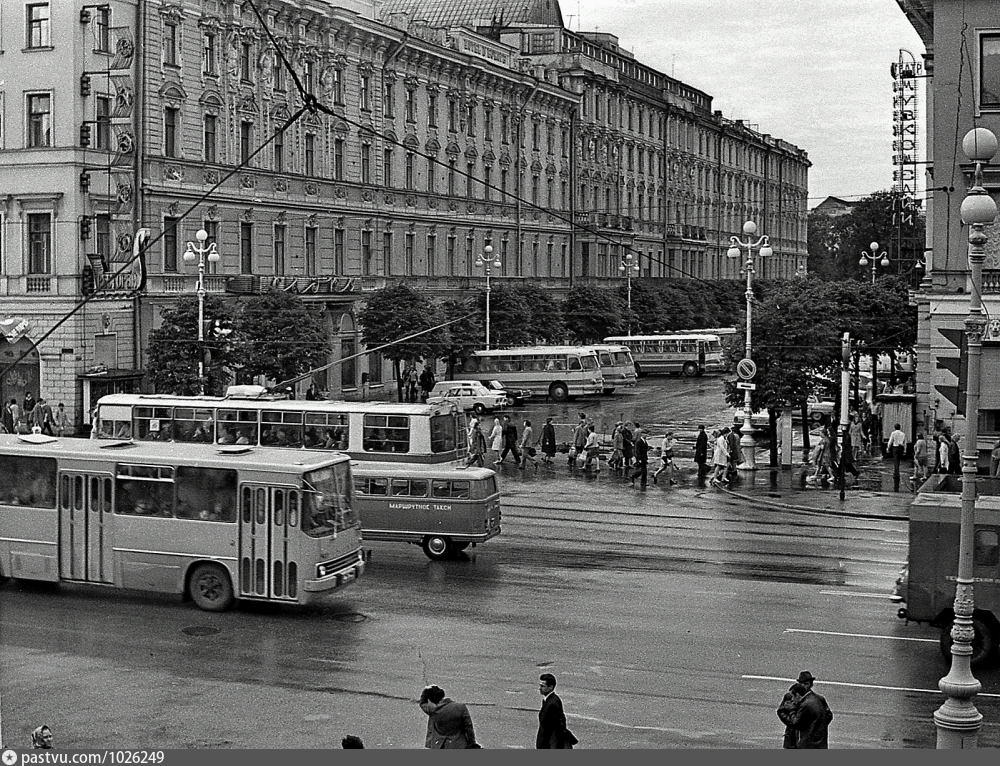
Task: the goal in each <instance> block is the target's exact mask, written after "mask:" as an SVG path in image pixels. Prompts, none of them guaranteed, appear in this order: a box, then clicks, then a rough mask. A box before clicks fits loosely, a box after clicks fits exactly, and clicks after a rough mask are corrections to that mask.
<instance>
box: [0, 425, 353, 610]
mask: <svg viewBox="0 0 1000 766" xmlns="http://www.w3.org/2000/svg"><path fill="white" fill-rule="evenodd" d="M0 466H3V470H0V581H3V580H6V579H7V578H11V577H14V578H18V579H24V580H47V581H50V582H60V581H65V582H75V583H87V584H96V585H104V586H108V587H115V588H130V589H134V590H145V591H157V592H161V593H179V594H182V595H183V596H184V597H185V598H190V599H192V600H193V601H194V603H195V604H196V605H197V606H198V607H200V608H201V609H205V610H208V611H222V610H224V609H226V608H228V607H229V606H230V605H231V604H232V603H233V601H234V600H236V599H245V600H252V601H271V602H285V603H297V604H305V603H309V602H312V601H315V600H318V599H319V598H320V597H322V596H323V595H325V594H329V593H332V592H334V591H337V590H339V589H341V588H343V587H344V586H346V585H348V584H349V583H352V582H354V580H356V579H357V578H358V577H359V576H360V575H361V573H362V572H363V571H364V562H363V559H362V554H361V529H360V523H359V520H358V515H357V513H356V512H355V510H354V508H353V506H352V504H351V491H352V487H351V470H350V458H348V457H347V456H346V455H340V454H319V453H317V454H302V453H301V452H300V453H294V452H289V451H287V450H268V449H252V448H250V447H235V446H234V447H211V446H207V445H197V444H170V443H168V444H158V443H141V442H132V441H129V442H113V441H99V440H91V439H88V440H82V439H62V438H58V439H57V438H55V437H49V436H42V435H40V434H33V435H25V436H11V435H0Z"/></svg>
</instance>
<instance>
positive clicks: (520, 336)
mask: <svg viewBox="0 0 1000 766" xmlns="http://www.w3.org/2000/svg"><path fill="white" fill-rule="evenodd" d="M478 305H479V310H480V311H481V312H482V316H483V317H484V318H485V317H486V292H485V291H483V292H482V293H480V295H479V301H478ZM484 321H485V319H484ZM484 337H485V335H484ZM534 338H535V333H534V328H532V326H531V306H530V305H529V304H528V301H527V300H526V299H525V296H524V293H523V292H522V291H521V290H520V289H518V288H516V287H509V286H508V285H505V284H502V283H501V284H494V285H493V286H492V289H491V291H490V346H491V347H492V348H505V347H511V346H526V345H529V344H530V343H532V342H533V340H534Z"/></svg>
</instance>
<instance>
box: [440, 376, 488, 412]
mask: <svg viewBox="0 0 1000 766" xmlns="http://www.w3.org/2000/svg"><path fill="white" fill-rule="evenodd" d="M441 402H451V403H452V404H454V405H455V406H457V407H458V408H459V409H461V410H473V411H474V412H475V413H476V414H477V415H482V414H483V413H485V412H492V411H493V410H495V409H497V408H499V407H504V406H506V405H507V393H506V392H505V391H494V390H492V389H489V388H487V387H486V386H484V385H483V384H482V383H480V382H479V381H478V380H443V381H441V382H440V383H436V384H435V385H434V388H432V389H431V393H430V396H428V397H427V403H428V404H440V403H441Z"/></svg>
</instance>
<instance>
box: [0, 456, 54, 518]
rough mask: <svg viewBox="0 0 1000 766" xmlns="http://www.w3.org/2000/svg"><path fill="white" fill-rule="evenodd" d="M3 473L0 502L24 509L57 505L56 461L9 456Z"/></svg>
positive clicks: (0, 478) (5, 459)
mask: <svg viewBox="0 0 1000 766" xmlns="http://www.w3.org/2000/svg"><path fill="white" fill-rule="evenodd" d="M4 469H5V470H4V471H2V472H0V502H3V503H4V504H5V505H19V506H23V507H25V508H55V507H56V461H55V460H54V459H53V458H40V457H28V456H26V455H6V456H5V457H4Z"/></svg>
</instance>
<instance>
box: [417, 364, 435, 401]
mask: <svg viewBox="0 0 1000 766" xmlns="http://www.w3.org/2000/svg"><path fill="white" fill-rule="evenodd" d="M436 382H437V381H436V380H435V379H434V370H433V369H432V368H431V363H430V362H427V363H426V364H424V371H423V372H421V373H420V401H422V402H426V401H427V397H428V396H430V393H431V389H432V388H434V384H435V383H436Z"/></svg>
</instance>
